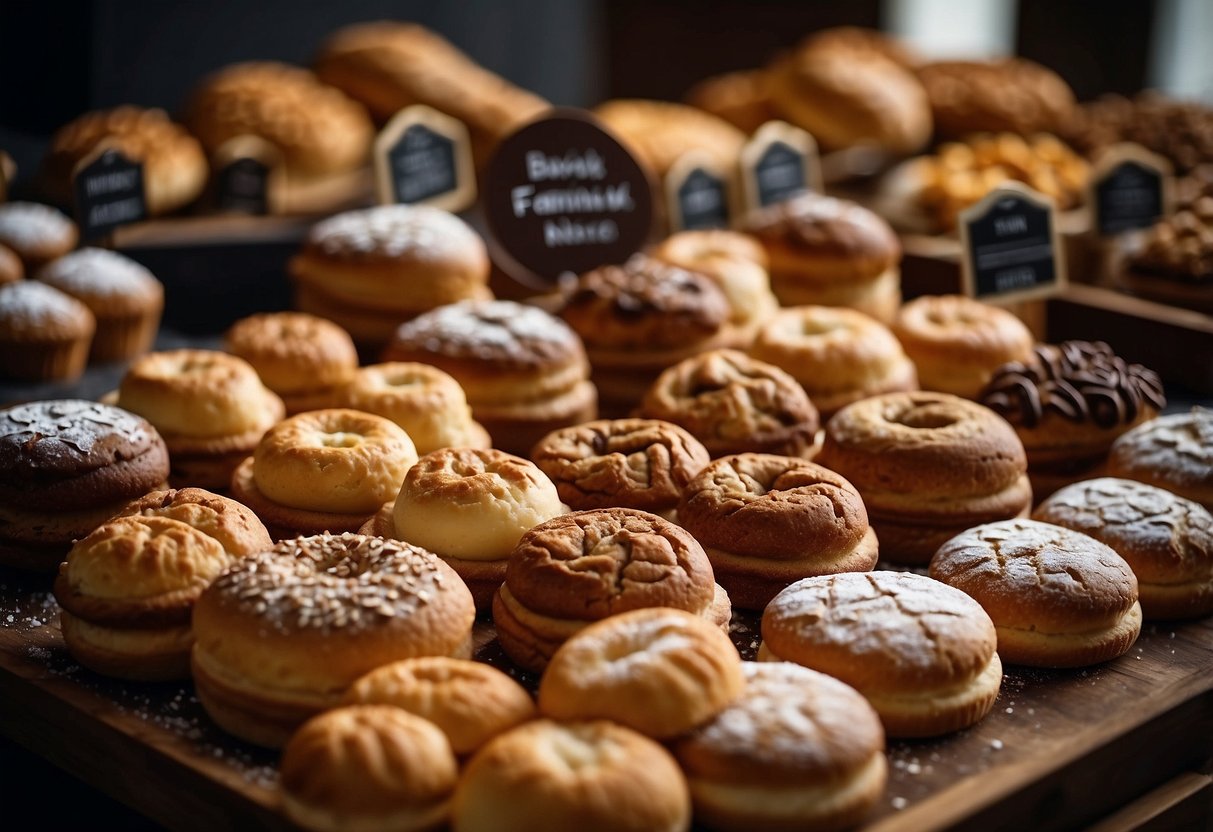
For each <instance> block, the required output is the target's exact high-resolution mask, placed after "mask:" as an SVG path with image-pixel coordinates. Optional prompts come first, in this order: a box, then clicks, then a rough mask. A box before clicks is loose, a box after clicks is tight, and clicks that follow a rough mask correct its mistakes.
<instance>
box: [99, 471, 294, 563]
mask: <svg viewBox="0 0 1213 832" xmlns="http://www.w3.org/2000/svg"><path fill="white" fill-rule="evenodd" d="M121 517H165V518H168V519H169V520H178V521H180V522H182V523H185V524H186V525H187V526H190V527H191V528H194V529H197V530H198V531H200V532H202V533H203V534H205V535H206V536H207V537H213V538H214V539H215V540H217V541H219V545H220V546H222V547H223V551H225V552H227V553H228V555H229V556H230V557H232V558H237V557H244V556H245V555H255V554H257V553H258V552H264V551H266V550H267V549H269V548H271V547H272V546H273V545H274V541H273V540H271V539H270V535H269V532H268V531H266V528H265V525H264V524H263V523H262V522H261V520H259V519H258V518H257V515H256V514H253V510H252V509H250V508H249V507H248V506H246V505H244V504H243V503H238V502H236V501H235V500H233V499H230V498H228V497H224V496H222V495H220V494H215V493H213V492H211V491H207V490H206V489H203V488H167V489H163V490H160V491H152V492H150V493H148V494H145V495H143V496H142V497H140V498H139V499H137V500H132V501H131V502H129V503H127V504H126V506H124V507H123V508H122V509H121V510H120V511H118V512H117V513H116V514H115V519H118V518H121Z"/></svg>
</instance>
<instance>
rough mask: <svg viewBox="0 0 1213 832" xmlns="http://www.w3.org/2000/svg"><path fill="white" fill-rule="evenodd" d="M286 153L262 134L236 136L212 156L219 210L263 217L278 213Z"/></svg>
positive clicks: (216, 206)
mask: <svg viewBox="0 0 1213 832" xmlns="http://www.w3.org/2000/svg"><path fill="white" fill-rule="evenodd" d="M281 165H282V154H281V153H280V152H279V151H278V148H276V147H274V145H272V144H270V143H269V142H267V141H266V140H265V139H263V138H261V137H260V136H248V135H246V136H236V137H235V138H233V139H229V140H228V141H226V142H224V143H223V144H221V145H220V146H219V148H218V150H216V151H215V154H214V156H213V157H212V159H211V169H212V170H213V171H214V172H215V173H214V177H215V209H216V210H218V211H221V212H224V213H235V214H253V215H257V216H262V215H266V214H272V213H274V212H275V210H276V208H277V206H278V204H279V202H280V201H281V194H282V184H281V181H282V168H281Z"/></svg>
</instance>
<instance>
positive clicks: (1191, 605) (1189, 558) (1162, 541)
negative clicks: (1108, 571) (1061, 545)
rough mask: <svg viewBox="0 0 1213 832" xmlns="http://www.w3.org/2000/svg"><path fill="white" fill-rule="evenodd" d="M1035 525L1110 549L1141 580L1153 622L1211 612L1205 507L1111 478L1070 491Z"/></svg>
mask: <svg viewBox="0 0 1213 832" xmlns="http://www.w3.org/2000/svg"><path fill="white" fill-rule="evenodd" d="M1032 519H1033V520H1039V521H1041V522H1044V523H1053V524H1054V525H1057V526H1065V527H1066V528H1068V529H1073V530H1074V531H1078V532H1082V533H1083V534H1086V535H1089V536H1091V537H1093V538H1095V539H1096V540H1098V541H1100V542H1101V543H1106V544H1107V545H1108V546H1111V547H1112V548H1113V549H1114V550H1115V551H1116V553H1117V554H1118V555H1120V556H1121V557H1122V558H1124V559H1125V562H1126V563H1128V564H1129V566H1130V568H1132V570H1133V574H1134V575H1135V576H1136V577H1137V589H1138V595H1139V600H1140V602H1141V609H1142V614H1143V615H1144V616H1145V617H1146V618H1147V619H1158V618H1161V619H1175V618H1200V617H1203V616H1206V615H1209V614H1210V613H1213V515H1210V513H1209V512H1208V510H1207V509H1205V508H1204V507H1203V506H1201V505H1200V504H1199V503H1195V502H1192V501H1191V500H1185V499H1184V498H1183V497H1178V496H1176V495H1175V494H1172V493H1171V492H1170V491H1164V490H1163V489H1161V488H1156V487H1155V486H1152V485H1146V484H1145V483H1140V482H1134V481H1133V480H1122V479H1113V478H1110V477H1105V478H1101V479H1094V480H1086V481H1084V482H1079V483H1074V484H1073V485H1069V486H1067V487H1065V488H1063V489H1061V490H1060V491H1058V492H1057V493H1055V494H1053V495H1052V496H1051V497H1049V499H1047V500H1045V501H1044V502H1043V503H1041V504H1040V505H1039V506H1038V507H1037V508H1036V510H1035V511H1034V512H1032Z"/></svg>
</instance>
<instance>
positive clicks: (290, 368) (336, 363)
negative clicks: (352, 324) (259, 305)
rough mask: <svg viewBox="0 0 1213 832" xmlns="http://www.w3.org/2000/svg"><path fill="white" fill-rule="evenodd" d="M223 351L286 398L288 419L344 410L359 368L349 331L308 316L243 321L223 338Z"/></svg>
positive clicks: (291, 314)
mask: <svg viewBox="0 0 1213 832" xmlns="http://www.w3.org/2000/svg"><path fill="white" fill-rule="evenodd" d="M223 348H224V349H225V350H227V351H228V352H230V353H231V354H232V355H235V356H238V357H240V358H243V359H244V360H245V361H247V362H248V363H249V364H251V365H252V366H253V369H254V370H256V371H257V375H258V376H260V377H261V381H262V383H263V384H265V386H266V387H268V388H269V389H270V390H273V391H274V392H275V393H276V394H278V395H279V396H280V397H281V398H282V403H283V404H284V405H285V406H286V413H287V415H288V416H290V415H293V414H295V413H302V412H304V411H305V410H321V409H323V408H326V407H338V406H339V404H340V393H341V391H342V389H343V388H344V387H345V386H346V385H347V384H349V383H350V382H351V381H352V380H353V378H354V373H355V371H356V370H357V369H358V351H357V350H356V349H355V348H354V341H353V339H351V338H350V335H349V333H348V332H346V331H345V330H344V329H342V328H341V327H339V326H337V325H336V324H335V323H333V322H332V321H328V320H325V319H324V318H320V317H317V316H315V315H308V314H306V313H304V312H263V313H261V314H258V315H250V316H249V317H247V318H241V319H240V320H239V321H236V323H234V324H232V326H231V328H229V329H228V331H227V332H226V333H225V334H224V336H223Z"/></svg>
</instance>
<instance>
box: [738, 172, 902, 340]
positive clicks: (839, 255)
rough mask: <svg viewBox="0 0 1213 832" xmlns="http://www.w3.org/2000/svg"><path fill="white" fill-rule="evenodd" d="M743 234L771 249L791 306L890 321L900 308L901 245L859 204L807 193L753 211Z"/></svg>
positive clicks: (774, 285) (777, 287)
mask: <svg viewBox="0 0 1213 832" xmlns="http://www.w3.org/2000/svg"><path fill="white" fill-rule="evenodd" d="M742 230H744V231H746V232H748V233H749V234H752V235H753V236H754V237H756V238H757V239H758V241H759V242H760V243H762V245H763V248H765V249H766V252H767V257H768V258H770V262H771V289H772V290H774V292H775V296H776V297H777V298H779V302H780V303H781V304H782V305H784V306H849V307H851V308H852V309H858V310H859V311H860V312H864V313H866V314H868V315H871V316H872V317H873V318H875V319H876V320H878V321H881V322H882V323H889V322H890V321H892V320H893V316H894V315H895V314H897V307H898V306H899V305H900V304H901V271H900V268H899V265H898V264H899V263H900V262H901V243H900V242H899V241H898V239H897V235H896V234H895V233H894V232H893V229H892V228H891V227H890V226H889V224H888V223H887V222H885V221H884V220H883V219H881V218H880V217H878V216H877V215H876V214H874V213H872V212H871V211H869V210H868V209H867V208H864V207H862V206H860V205H857V204H856V203H854V202H847V201H846V200H841V199H834V198H833V197H828V196H822V195H820V194H804V195H802V196H798V197H795V198H793V199H790V200H788V201H786V202H781V203H778V204H776V205H771V206H769V207H767V208H762V209H760V210H758V211H754V212H752V213H751V214H750V215H749V216H747V217H746V219H745V222H744V223H743V226H742Z"/></svg>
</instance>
